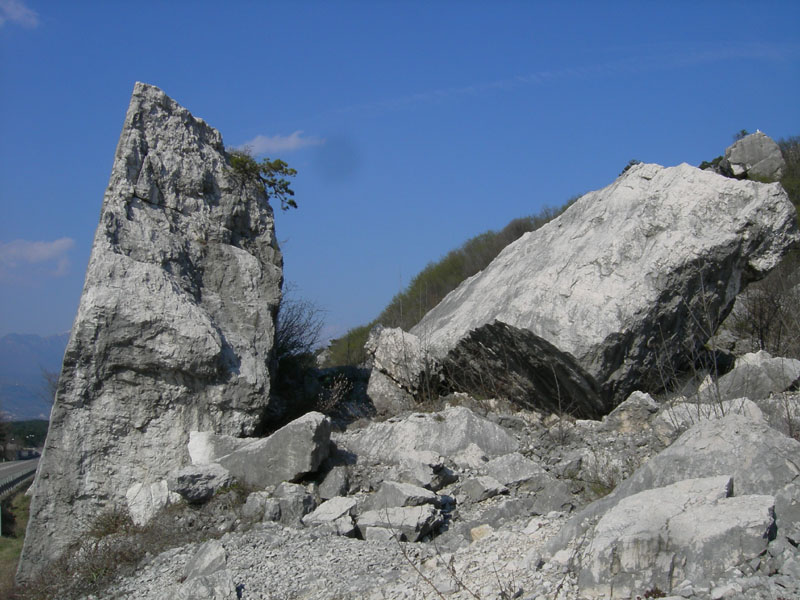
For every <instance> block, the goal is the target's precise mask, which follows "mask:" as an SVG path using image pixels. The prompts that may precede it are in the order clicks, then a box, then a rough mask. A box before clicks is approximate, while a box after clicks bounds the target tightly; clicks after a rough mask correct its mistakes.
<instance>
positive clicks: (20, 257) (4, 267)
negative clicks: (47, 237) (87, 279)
mask: <svg viewBox="0 0 800 600" xmlns="http://www.w3.org/2000/svg"><path fill="white" fill-rule="evenodd" d="M73 246H75V240H73V239H72V238H66V237H65V238H59V239H57V240H53V241H52V242H31V241H28V240H13V241H11V242H6V243H2V242H0V277H2V276H3V275H6V274H8V272H9V271H11V270H13V269H17V268H20V267H23V266H25V265H42V266H47V267H50V266H52V267H53V269H52V270H48V274H49V275H53V276H55V277H62V276H64V275H66V274H67V273H68V272H69V258H68V257H67V253H68V252H69V251H70V250H71V249H72V248H73Z"/></svg>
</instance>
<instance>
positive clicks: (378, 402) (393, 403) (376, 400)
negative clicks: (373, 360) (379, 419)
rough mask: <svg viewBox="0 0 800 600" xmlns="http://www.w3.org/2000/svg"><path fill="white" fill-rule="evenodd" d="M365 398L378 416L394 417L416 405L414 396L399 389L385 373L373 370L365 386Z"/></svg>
mask: <svg viewBox="0 0 800 600" xmlns="http://www.w3.org/2000/svg"><path fill="white" fill-rule="evenodd" d="M367 396H368V397H369V399H370V400H371V401H372V404H373V406H374V407H375V410H376V411H377V412H378V413H379V414H384V415H396V414H400V413H402V412H404V411H407V410H410V409H412V408H413V407H414V405H415V404H416V400H415V399H414V396H412V395H411V394H410V393H409V392H408V391H406V390H404V389H403V388H402V387H400V386H399V385H398V384H397V382H396V381H395V380H393V379H392V378H391V377H389V376H388V375H387V374H386V373H383V372H381V371H378V370H375V369H373V370H372V372H371V373H370V376H369V383H368V384H367Z"/></svg>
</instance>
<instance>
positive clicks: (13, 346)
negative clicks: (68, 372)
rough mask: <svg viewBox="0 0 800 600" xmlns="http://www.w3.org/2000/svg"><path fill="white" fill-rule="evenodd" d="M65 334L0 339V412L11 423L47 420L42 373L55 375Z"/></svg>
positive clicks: (62, 349) (48, 409)
mask: <svg viewBox="0 0 800 600" xmlns="http://www.w3.org/2000/svg"><path fill="white" fill-rule="evenodd" d="M67 340H69V333H61V334H57V335H50V336H47V337H42V336H39V335H30V334H19V333H9V334H8V335H5V336H3V337H1V338H0V411H2V412H3V413H4V414H5V416H6V417H7V418H9V419H11V420H12V421H22V420H26V419H48V418H50V406H51V402H52V399H48V398H47V395H48V393H47V385H46V382H45V378H44V371H48V372H51V373H58V372H60V371H61V362H62V361H63V359H64V350H65V349H66V347H67Z"/></svg>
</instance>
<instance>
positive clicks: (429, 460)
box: [398, 451, 458, 492]
mask: <svg viewBox="0 0 800 600" xmlns="http://www.w3.org/2000/svg"><path fill="white" fill-rule="evenodd" d="M399 467H400V469H399V472H398V479H400V480H401V481H403V482H405V483H411V484H413V485H418V486H420V487H423V488H426V489H428V490H432V491H434V492H436V491H438V490H440V489H442V488H443V487H445V486H447V485H450V484H451V483H454V482H456V481H457V480H458V475H456V473H455V472H454V471H453V470H452V469H451V468H450V467H449V466H447V464H446V459H445V458H444V457H442V456H439V455H438V454H437V453H435V452H430V451H417V452H410V453H408V454H405V455H404V456H403V457H401V459H400V465H399Z"/></svg>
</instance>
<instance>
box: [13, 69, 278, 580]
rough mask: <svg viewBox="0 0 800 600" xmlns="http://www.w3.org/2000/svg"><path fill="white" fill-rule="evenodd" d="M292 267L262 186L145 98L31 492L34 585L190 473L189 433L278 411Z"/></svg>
mask: <svg viewBox="0 0 800 600" xmlns="http://www.w3.org/2000/svg"><path fill="white" fill-rule="evenodd" d="M281 281H282V258H281V254H280V251H279V249H278V245H277V242H276V238H275V232H274V220H273V212H272V208H271V207H270V205H269V202H268V198H267V196H266V194H265V191H264V189H263V187H261V186H259V185H258V183H257V182H253V181H248V180H246V179H243V178H241V177H239V176H237V174H236V173H235V172H234V171H232V170H231V168H230V165H229V162H228V157H227V155H226V153H225V148H224V146H223V143H222V136H221V135H220V134H219V132H218V131H217V130H215V129H213V128H212V127H210V126H209V125H207V124H206V123H205V122H204V121H202V120H200V119H197V118H195V117H193V116H192V115H191V114H190V113H189V111H187V110H186V109H185V108H183V107H181V106H180V105H179V104H177V103H176V102H175V101H174V100H172V99H171V98H169V97H168V96H167V95H166V94H164V92H162V91H161V90H160V89H158V88H156V87H153V86H151V85H146V84H143V83H137V84H136V85H135V87H134V90H133V95H132V97H131V103H130V106H129V108H128V112H127V115H126V117H125V124H124V126H123V129H122V134H121V136H120V140H119V144H118V146H117V150H116V154H115V159H114V165H113V168H112V171H111V178H110V181H109V185H108V188H107V190H106V193H105V197H104V200H103V206H102V211H101V215H100V223H99V225H98V228H97V232H96V234H95V239H94V245H93V248H92V253H91V258H90V261H89V267H88V270H87V273H86V281H85V284H84V289H83V294H82V296H81V301H80V307H79V309H78V314H77V317H76V319H75V323H74V325H73V328H72V334H71V336H70V340H69V345H68V347H67V350H66V354H65V357H64V364H63V369H62V372H61V378H60V380H59V384H58V391H57V394H56V401H55V405H54V407H53V412H52V416H51V420H50V431H49V435H48V438H47V443H46V446H45V450H44V454H43V457H42V459H41V463H40V466H39V472H38V474H37V478H36V481H35V484H34V490H35V491H34V496H33V500H32V503H31V518H30V525H29V527H28V532H27V536H26V538H25V547H24V551H23V555H22V559H21V561H20V569H19V573H18V576H19V579H21V580H24V579H26V578H27V577H29V576H31V575H32V574H33V573H35V572H37V571H39V570H41V569H42V568H44V567H45V565H46V564H47V563H48V562H49V561H51V560H53V559H54V558H56V557H57V556H58V555H59V554H61V553H63V552H64V551H65V550H66V549H67V548H68V546H69V545H70V544H71V543H72V542H74V541H75V540H77V539H78V538H79V537H80V536H81V535H83V534H84V533H85V532H86V530H87V529H88V528H89V527H90V525H91V523H92V521H93V520H94V519H96V518H97V516H98V515H99V514H101V513H102V512H103V511H106V510H111V509H114V508H119V507H124V506H125V502H126V499H125V494H126V491H128V490H130V489H131V487H132V486H133V485H134V484H136V485H140V486H147V485H148V484H153V483H155V482H158V481H161V480H163V479H165V478H166V476H167V474H168V473H169V472H170V471H172V470H174V469H176V468H179V467H181V466H183V465H185V464H188V463H189V460H190V459H189V455H188V452H187V442H188V441H189V431H191V430H198V431H212V432H216V433H218V434H225V435H234V436H242V435H251V434H253V433H254V430H255V429H256V428H257V427H258V426H259V424H260V421H261V419H262V417H263V415H264V413H265V411H266V410H268V409H269V406H268V402H269V389H270V379H269V371H268V362H269V358H270V353H271V352H272V347H273V338H274V318H275V312H276V310H277V307H278V303H279V301H280V294H281V291H280V290H281Z"/></svg>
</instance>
